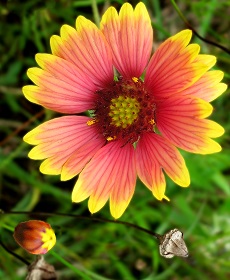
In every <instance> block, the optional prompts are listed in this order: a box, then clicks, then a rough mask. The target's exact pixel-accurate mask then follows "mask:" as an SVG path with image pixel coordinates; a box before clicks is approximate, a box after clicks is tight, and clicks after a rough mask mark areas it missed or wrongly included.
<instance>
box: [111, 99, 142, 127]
mask: <svg viewBox="0 0 230 280" xmlns="http://www.w3.org/2000/svg"><path fill="white" fill-rule="evenodd" d="M139 111H140V104H139V102H138V101H137V100H136V98H131V97H127V96H122V95H120V96H119V97H117V98H113V99H112V100H111V104H110V112H109V116H110V117H111V119H112V122H111V124H112V125H115V126H116V127H122V128H126V127H127V126H129V125H131V124H133V123H134V121H135V120H136V119H137V117H138V113H139Z"/></svg>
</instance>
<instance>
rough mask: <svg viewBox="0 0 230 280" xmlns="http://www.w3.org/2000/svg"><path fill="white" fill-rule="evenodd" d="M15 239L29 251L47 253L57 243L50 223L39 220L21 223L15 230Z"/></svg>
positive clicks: (37, 253)
mask: <svg viewBox="0 0 230 280" xmlns="http://www.w3.org/2000/svg"><path fill="white" fill-rule="evenodd" d="M14 239H15V241H16V242H17V243H18V244H19V245H20V246H21V247H22V248H23V249H25V250H26V251H27V252H29V253H31V254H35V255H40V254H46V253H47V252H48V251H49V250H50V249H51V248H52V247H53V246H54V245H55V243H56V236H55V233H54V231H53V229H52V228H51V226H50V224H47V223H46V222H43V221H39V220H31V221H27V222H22V223H19V224H18V225H17V226H16V228H15V230H14Z"/></svg>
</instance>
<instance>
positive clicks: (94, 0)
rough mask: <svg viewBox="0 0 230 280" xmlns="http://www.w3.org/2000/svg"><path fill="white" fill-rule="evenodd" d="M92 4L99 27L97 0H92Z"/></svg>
mask: <svg viewBox="0 0 230 280" xmlns="http://www.w3.org/2000/svg"><path fill="white" fill-rule="evenodd" d="M91 6H92V10H93V17H94V21H95V23H96V25H97V26H98V27H99V26H100V15H99V12H98V8H97V1H96V0H91Z"/></svg>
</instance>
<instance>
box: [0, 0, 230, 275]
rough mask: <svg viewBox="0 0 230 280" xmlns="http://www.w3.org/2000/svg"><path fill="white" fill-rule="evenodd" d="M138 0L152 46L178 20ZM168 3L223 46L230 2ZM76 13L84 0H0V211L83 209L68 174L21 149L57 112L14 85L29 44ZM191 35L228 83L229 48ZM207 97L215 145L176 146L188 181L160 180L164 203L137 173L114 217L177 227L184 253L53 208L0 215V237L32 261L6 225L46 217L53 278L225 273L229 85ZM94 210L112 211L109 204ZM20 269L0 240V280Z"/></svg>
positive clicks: (228, 261)
mask: <svg viewBox="0 0 230 280" xmlns="http://www.w3.org/2000/svg"><path fill="white" fill-rule="evenodd" d="M95 1H96V0H95ZM123 2H125V1H122V0H117V1H103V0H97V1H96V3H97V6H98V9H99V13H100V15H101V14H102V13H103V11H104V10H105V9H106V8H107V7H108V6H109V5H110V4H112V5H114V6H115V7H117V8H119V7H120V6H121V4H122V3H123ZM129 2H130V3H132V4H136V3H137V1H129ZM143 2H144V3H145V4H146V5H147V7H148V9H149V11H150V14H151V18H152V25H153V27H154V30H155V43H154V47H155V48H156V47H157V46H158V45H159V44H160V43H161V42H162V41H163V40H164V39H166V38H167V37H168V36H169V35H173V34H175V33H176V32H178V31H180V30H182V29H184V28H186V26H185V24H184V23H183V21H182V20H181V19H180V17H179V16H178V14H177V13H176V11H175V10H174V8H173V5H172V3H171V2H170V1H167V0H165V1H160V0H146V1H143ZM177 4H178V6H179V8H180V9H181V11H182V12H183V14H184V16H185V17H186V18H187V19H188V21H189V22H190V23H191V25H192V26H193V27H194V28H195V29H196V30H197V31H198V32H199V33H200V34H201V35H202V36H204V37H206V38H208V39H210V40H213V41H215V42H217V43H219V44H222V45H224V46H225V47H227V48H229V49H230V43H229V42H230V33H229V25H230V19H229V14H230V2H229V1H223V0H220V1H218V0H202V1H186V0H183V1H180V0H178V1H177ZM80 14H81V15H84V16H86V17H87V18H90V19H92V20H94V17H93V13H92V8H91V1H89V0H82V1H76V0H75V1H70V0H66V1H65V0H59V1H55V0H50V1H40V0H31V1H19V0H18V1H15V0H12V1H10V0H8V1H1V3H0V17H1V20H0V38H1V39H0V142H1V143H0V144H1V147H0V208H1V209H4V210H5V211H10V210H14V211H16V210H18V211H43V212H44V211H50V212H68V213H75V214H80V215H85V216H90V214H89V212H88V210H87V202H84V203H81V204H74V205H73V204H72V203H71V191H72V188H73V185H74V182H75V180H76V179H73V180H70V181H68V182H60V180H59V177H58V176H45V175H43V174H41V173H40V172H39V162H37V161H32V160H30V159H28V157H27V153H28V151H29V149H30V148H31V147H29V145H27V144H25V143H23V141H22V137H23V135H24V134H25V133H26V132H27V131H29V130H31V129H32V128H34V127H35V126H37V125H38V124H39V123H42V122H44V121H45V120H48V119H50V118H51V117H54V116H56V115H55V113H53V112H51V111H48V110H44V111H43V108H42V107H40V106H37V105H34V104H32V103H30V102H29V101H27V100H26V99H25V98H24V96H23V95H22V92H21V87H22V86H23V85H26V84H31V82H30V81H29V79H28V78H27V76H26V70H27V69H28V68H29V67H33V66H35V65H36V63H35V60H34V55H35V54H36V53H38V52H46V53H50V46H49V38H50V36H51V35H53V34H59V30H60V27H61V25H62V24H64V23H67V24H70V25H72V26H74V24H75V19H76V17H77V16H78V15H80ZM193 41H194V42H197V43H199V44H200V45H201V49H202V53H209V54H213V55H215V56H217V58H218V63H217V65H216V66H215V68H216V69H221V70H222V71H224V72H225V73H226V74H225V80H224V81H225V82H226V83H227V84H229V80H230V73H229V69H230V67H229V66H230V55H229V54H227V53H226V52H224V51H222V50H221V49H219V48H217V47H215V46H212V45H208V44H206V43H204V42H202V41H201V40H199V39H197V38H196V37H195V36H194V37H193ZM213 106H214V108H215V109H214V112H213V115H212V116H211V118H212V119H213V120H215V121H217V122H219V123H220V124H221V125H223V126H224V127H225V129H226V133H225V135H224V136H223V137H221V138H220V139H218V141H219V142H220V143H221V145H222V147H223V151H222V152H221V153H218V154H214V155H207V156H201V155H193V154H188V153H185V152H184V153H183V155H184V156H185V159H186V162H187V165H188V168H189V171H190V174H191V186H190V187H189V188H186V189H183V188H180V187H178V186H176V185H174V184H173V183H172V182H171V181H170V180H167V196H169V197H170V199H171V201H170V203H168V202H159V201H157V200H156V199H155V198H153V197H152V195H151V194H150V192H149V191H148V190H147V188H145V187H144V186H143V185H142V184H141V182H138V183H137V187H136V192H135V195H134V198H133V199H132V201H131V203H130V206H129V207H128V209H127V210H126V212H125V214H124V215H123V216H122V218H121V220H123V221H129V222H132V223H134V224H137V225H139V226H142V227H146V228H148V229H151V230H152V231H155V232H158V233H161V234H162V233H165V232H166V231H168V230H170V229H173V228H178V229H180V230H181V231H183V232H184V234H185V240H186V243H187V245H188V248H189V252H190V257H189V258H187V259H180V258H173V259H163V258H162V257H160V256H159V253H158V245H157V243H156V241H155V240H154V239H153V238H152V237H151V236H149V235H147V234H145V233H142V232H139V231H137V230H135V229H132V228H127V227H125V226H123V225H119V224H110V223H99V222H94V221H91V220H81V219H76V218H67V217H58V216H56V217H46V216H42V217H41V216H39V217H38V216H35V215H30V216H27V215H1V216H0V237H1V240H2V242H4V244H5V245H6V246H7V247H8V248H9V249H10V250H12V251H14V252H15V253H17V254H19V255H21V256H23V257H24V258H25V259H27V260H29V261H30V262H32V261H33V260H34V259H35V257H34V256H32V255H29V254H27V253H26V252H24V251H23V249H21V248H19V247H18V245H17V244H16V243H15V241H14V239H13V237H12V231H13V229H14V227H15V226H16V225H17V224H18V223H19V222H21V221H25V220H28V219H34V218H39V219H43V220H47V221H48V222H49V223H50V224H51V225H52V227H53V228H54V229H55V232H56V235H57V244H56V246H55V247H54V248H53V252H54V253H52V251H51V252H49V253H48V254H47V255H46V256H45V259H46V261H47V262H49V263H51V264H53V265H54V266H55V268H56V270H57V272H58V275H59V279H64V280H65V279H93V280H94V279H98V280H106V279H115V280H118V279H122V280H126V279H127V280H132V279H143V280H151V279H154V280H164V279H165V280H166V279H170V280H174V279H186V280H190V279H196V280H199V279H202V280H206V279H207V280H210V279H218V280H222V279H223V280H224V279H229V278H230V215H229V213H230V187H229V179H230V172H229V167H230V142H229V135H230V134H229V130H230V101H229V90H228V91H227V92H226V93H225V94H224V95H223V96H222V97H220V98H219V99H218V100H216V101H215V102H213ZM39 112H40V114H39V116H37V118H34V116H35V115H36V114H38V113H39ZM31 118H32V119H31ZM28 120H29V121H28ZM94 216H95V217H103V218H111V217H110V214H109V208H108V205H107V206H106V207H105V208H103V210H101V211H100V212H99V213H97V214H95V215H94ZM60 258H63V259H60ZM63 260H65V261H66V262H65V263H64V261H63ZM25 275H26V266H25V265H24V264H23V263H22V262H20V261H19V260H17V259H16V258H14V257H13V256H12V255H10V254H9V253H7V252H6V251H5V250H4V249H3V248H2V247H0V279H5V280H12V279H13V280H14V279H15V280H20V279H25Z"/></svg>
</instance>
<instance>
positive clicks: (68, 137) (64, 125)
mask: <svg viewBox="0 0 230 280" xmlns="http://www.w3.org/2000/svg"><path fill="white" fill-rule="evenodd" d="M88 120H90V118H88V117H83V116H66V117H60V118H56V119H53V120H51V121H48V122H46V123H44V124H42V125H40V126H38V127H36V128H35V129H33V130H32V131H30V132H29V133H27V134H26V135H25V137H24V140H25V141H26V142H28V143H30V144H32V145H37V146H36V147H34V148H33V149H32V150H31V151H30V153H29V157H30V158H33V159H44V158H47V159H46V160H45V161H44V162H43V163H42V164H41V167H40V170H41V172H43V173H45V174H51V175H57V174H60V173H61V172H62V168H63V166H64V164H65V163H66V162H67V161H68V159H69V158H71V156H72V155H74V154H76V153H77V151H78V150H81V156H82V158H83V162H81V163H80V166H81V168H82V165H84V161H85V164H86V163H87V161H88V160H89V159H88V158H89V155H88V153H89V151H88V150H85V157H86V158H87V160H86V159H85V158H84V155H83V154H82V150H84V148H86V147H87V148H88V147H89V145H88V143H89V142H92V143H91V145H92V146H93V147H94V148H95V153H96V150H97V149H99V148H100V147H102V146H103V145H104V143H105V140H104V138H103V137H102V136H100V135H98V133H97V131H96V129H95V127H93V126H88V125H87V121H88ZM91 155H93V152H92V153H91ZM81 168H80V169H81ZM74 171H76V167H75V170H74ZM76 174H77V173H75V174H73V171H71V176H72V177H73V176H74V175H76ZM68 176H70V174H68ZM71 176H70V177H71ZM65 177H66V175H65V176H64V178H65Z"/></svg>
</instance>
